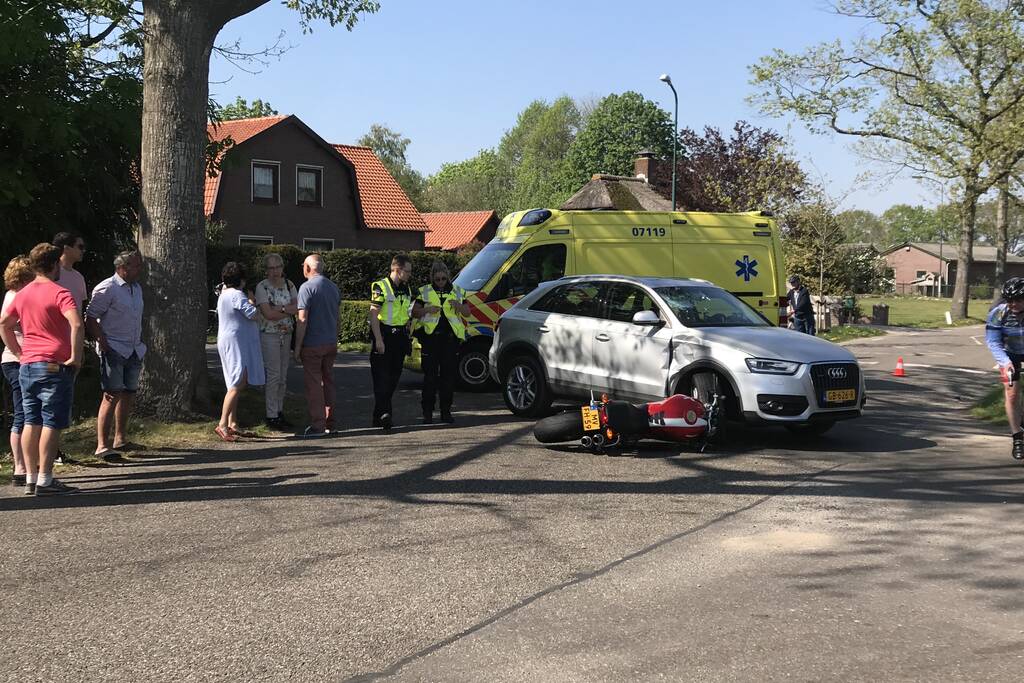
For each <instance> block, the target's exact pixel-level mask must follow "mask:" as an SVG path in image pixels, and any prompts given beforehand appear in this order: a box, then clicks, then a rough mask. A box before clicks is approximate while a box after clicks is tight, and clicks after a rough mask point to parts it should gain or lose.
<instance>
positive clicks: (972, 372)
mask: <svg viewBox="0 0 1024 683" xmlns="http://www.w3.org/2000/svg"><path fill="white" fill-rule="evenodd" d="M903 367H905V368H926V369H928V370H951V371H953V372H966V373H967V374H969V375H987V374H988V372H987V371H985V370H973V369H971V368H948V367H942V366H935V365H925V364H924V363H904V364H903Z"/></svg>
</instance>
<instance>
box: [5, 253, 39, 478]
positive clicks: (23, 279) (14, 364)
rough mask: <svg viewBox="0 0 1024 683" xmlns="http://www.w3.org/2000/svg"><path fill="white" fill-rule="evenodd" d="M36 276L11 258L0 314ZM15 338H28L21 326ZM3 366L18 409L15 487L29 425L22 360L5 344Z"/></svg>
mask: <svg viewBox="0 0 1024 683" xmlns="http://www.w3.org/2000/svg"><path fill="white" fill-rule="evenodd" d="M35 277H36V274H35V273H33V272H32V268H31V267H30V266H29V264H28V259H27V258H25V257H24V256H15V257H14V258H12V259H11V262H10V263H8V264H7V269H6V270H4V287H6V288H7V292H6V293H5V294H4V302H3V304H2V305H0V315H3V314H4V313H6V312H7V309H8V308H10V306H11V304H12V303H14V294H15V292H17V291H18V290H19V289H21V288H22V287H24V286H25V285H27V284H28V283H30V282H32V280H34V279H35ZM14 338H15V339H17V340H18V343H19V344H20V343H22V340H23V339H24V338H23V337H22V336H21V326H20V325H18V326H16V327H15V328H14ZM0 368H2V369H3V373H4V379H6V380H7V384H8V385H10V388H11V392H10V393H11V405H12V406H13V408H14V421H13V423H12V424H11V453H12V454H13V455H14V477H13V478H12V479H11V483H13V484H14V485H15V486H24V485H25V456H24V452H23V451H22V450H21V430H22V428H23V427H24V425H25V411H24V409H23V408H22V405H21V381H20V380H19V379H18V373H19V371H20V370H21V362H20V360H19V359H18V357H17V356H16V355H14V352H13V351H11V350H10V349H9V348H7V347H6V346H4V352H3V358H2V362H0Z"/></svg>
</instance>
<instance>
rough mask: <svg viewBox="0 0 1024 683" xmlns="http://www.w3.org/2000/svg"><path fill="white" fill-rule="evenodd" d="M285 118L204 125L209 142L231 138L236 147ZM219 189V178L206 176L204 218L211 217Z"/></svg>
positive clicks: (273, 117) (261, 118)
mask: <svg viewBox="0 0 1024 683" xmlns="http://www.w3.org/2000/svg"><path fill="white" fill-rule="evenodd" d="M286 118H288V116H287V115H285V116H262V117H260V118H257V119H236V120H234V121H222V122H220V123H218V124H217V125H216V126H214V125H213V124H212V123H209V124H207V125H206V137H208V138H209V139H210V140H211V141H213V140H223V139H224V138H226V137H229V136H230V137H231V139H232V140H234V142H235V144H236V145H239V144H241V143H243V142H245V141H246V140H248V139H249V138H251V137H252V136H254V135H256V134H258V133H262V132H263V131H265V130H266V129H267V128H270V127H271V126H273V125H276V124H278V123H281V122H282V121H284V120H285V119H286ZM218 189H220V176H219V175H217V176H214V177H213V178H211V177H210V176H206V189H205V190H204V192H203V212H204V214H205V215H206V216H211V215H213V209H214V207H215V206H216V204H217V190H218Z"/></svg>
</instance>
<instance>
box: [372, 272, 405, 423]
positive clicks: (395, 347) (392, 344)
mask: <svg viewBox="0 0 1024 683" xmlns="http://www.w3.org/2000/svg"><path fill="white" fill-rule="evenodd" d="M410 277H412V261H411V260H410V259H409V257H408V256H406V255H405V254H397V255H396V256H395V257H394V258H393V259H391V273H390V274H389V275H388V276H387V277H385V278H382V279H380V280H377V281H376V282H374V283H373V284H372V285H371V286H370V316H369V318H370V332H371V333H372V334H373V349H371V351H370V372H371V374H372V376H373V426H374V427H380V428H382V429H383V430H384V431H385V432H387V431H391V425H392V424H393V422H394V412H393V411H392V406H391V397H392V396H394V394H395V389H397V388H398V379H399V378H400V377H401V376H402V365H403V364H404V363H405V357H406V356H407V355H409V353H410V352H411V351H412V340H411V339H410V338H409V326H410V322H411V320H412V306H413V297H412V290H411V289H410V288H409V278H410Z"/></svg>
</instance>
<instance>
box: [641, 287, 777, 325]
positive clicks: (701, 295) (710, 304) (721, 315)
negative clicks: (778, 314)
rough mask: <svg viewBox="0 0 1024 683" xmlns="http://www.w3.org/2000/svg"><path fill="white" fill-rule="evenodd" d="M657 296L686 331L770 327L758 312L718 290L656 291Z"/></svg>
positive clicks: (665, 288)
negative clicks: (689, 328)
mask: <svg viewBox="0 0 1024 683" xmlns="http://www.w3.org/2000/svg"><path fill="white" fill-rule="evenodd" d="M654 291H655V292H657V293H658V294H659V295H660V296H661V298H662V299H664V300H665V303H667V304H668V307H669V308H671V309H672V312H673V313H675V316H676V317H677V318H679V322H681V323H682V324H684V325H686V326H687V327H769V326H770V324H769V323H768V322H766V321H765V320H764V318H762V317H761V316H759V315H758V314H757V311H755V310H754V309H752V308H751V307H750V306H747V305H746V304H745V303H743V302H742V301H740V300H739V299H737V298H736V297H734V296H733V295H732V294H730V293H729V292H727V291H725V290H724V289H719V288H717V287H700V286H697V287H658V288H656V289H655V290H654Z"/></svg>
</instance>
